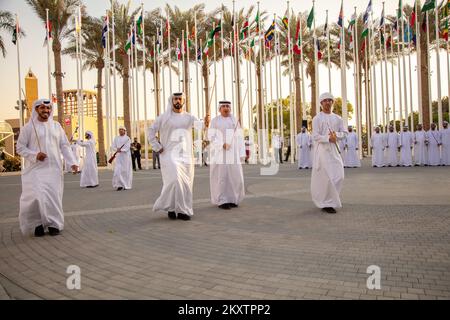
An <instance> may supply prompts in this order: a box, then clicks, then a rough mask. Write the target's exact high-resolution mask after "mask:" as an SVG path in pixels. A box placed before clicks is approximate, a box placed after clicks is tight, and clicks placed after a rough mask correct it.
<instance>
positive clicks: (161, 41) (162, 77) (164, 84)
mask: <svg viewBox="0 0 450 320" xmlns="http://www.w3.org/2000/svg"><path fill="white" fill-rule="evenodd" d="M159 27H160V29H159V30H160V33H161V38H162V39H160V44H161V53H162V56H163V58H162V63H161V82H162V94H163V97H162V101H163V105H164V104H165V103H164V102H165V101H166V81H165V78H166V77H165V70H164V69H165V63H164V33H163V26H162V20H160V21H159ZM169 72H170V70H169Z"/></svg>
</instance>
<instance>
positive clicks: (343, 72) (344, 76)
mask: <svg viewBox="0 0 450 320" xmlns="http://www.w3.org/2000/svg"><path fill="white" fill-rule="evenodd" d="M343 4H344V2H343V1H342V2H341V7H342V8H343ZM341 37H342V41H341V82H342V83H341V88H342V120H343V121H344V130H347V127H348V110H347V65H346V59H345V30H344V9H342V27H341Z"/></svg>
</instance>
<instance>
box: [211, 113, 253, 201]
mask: <svg viewBox="0 0 450 320" xmlns="http://www.w3.org/2000/svg"><path fill="white" fill-rule="evenodd" d="M208 138H209V141H211V144H210V147H211V149H210V152H211V162H210V189H211V202H212V204H215V205H218V206H220V205H222V204H225V203H234V204H236V205H237V204H239V203H241V201H242V200H243V199H244V196H245V189H244V175H243V173H242V165H241V158H244V157H245V146H244V140H243V135H242V130H241V128H240V126H239V125H236V119H235V118H234V117H233V116H229V117H222V116H221V115H219V116H217V117H215V118H214V119H212V121H211V125H210V129H209V130H208ZM224 143H226V144H228V145H230V148H229V149H228V150H225V149H224V148H223V145H224Z"/></svg>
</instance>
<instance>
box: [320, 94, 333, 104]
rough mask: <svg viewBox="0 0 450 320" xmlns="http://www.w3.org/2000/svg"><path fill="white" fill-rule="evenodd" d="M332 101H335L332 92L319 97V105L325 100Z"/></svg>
mask: <svg viewBox="0 0 450 320" xmlns="http://www.w3.org/2000/svg"><path fill="white" fill-rule="evenodd" d="M327 99H331V100H333V101H334V96H333V95H332V94H331V93H330V92H324V93H322V94H321V95H320V97H319V103H322V101H323V100H327Z"/></svg>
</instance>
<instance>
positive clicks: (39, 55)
mask: <svg viewBox="0 0 450 320" xmlns="http://www.w3.org/2000/svg"><path fill="white" fill-rule="evenodd" d="M83 2H84V4H85V5H86V7H87V12H88V14H90V15H93V16H101V15H103V14H104V12H105V11H106V9H108V6H109V1H108V0H84V1H83ZM120 2H121V3H126V2H127V1H124V0H121V1H120ZM403 2H404V3H405V4H406V3H408V4H410V5H412V4H413V0H409V1H403ZM131 3H132V7H133V8H137V7H138V6H140V4H141V1H136V0H132V1H131ZM143 3H144V8H145V10H152V9H154V8H157V7H163V6H164V5H165V4H166V3H167V4H169V5H172V6H178V7H179V8H181V9H189V8H190V7H192V6H193V5H194V4H198V3H201V1H190V0H183V1H178V0H172V1H160V0H152V1H149V0H146V1H143ZM204 3H205V5H206V10H207V11H209V10H213V9H215V8H217V7H219V6H220V5H221V4H222V3H223V4H225V5H226V6H228V7H231V6H232V1H223V2H222V1H211V0H208V1H205V2H204ZM237 3H238V4H237V5H236V8H237V9H239V8H242V7H243V8H248V7H249V6H250V5H252V4H255V2H254V1H249V0H240V1H238V2H237ZM422 3H423V1H422ZM367 4H368V0H345V1H344V15H345V20H346V21H347V20H348V19H349V17H350V16H351V14H352V13H353V12H354V7H355V6H356V7H357V12H358V13H360V12H362V11H364V10H365V9H366V7H367ZM340 5H341V1H340V0H317V1H316V24H317V25H321V24H324V23H325V10H329V21H330V22H337V18H338V16H339V10H340ZM397 5H398V0H387V1H385V10H386V14H391V15H394V14H395V10H396V8H397ZM290 6H291V8H292V9H293V10H294V11H295V12H300V11H302V12H305V11H309V10H310V9H311V7H312V1H309V0H306V1H305V0H301V1H291V2H290ZM260 7H261V9H262V10H266V11H267V12H268V13H276V14H277V15H283V14H284V12H285V10H286V8H287V4H286V3H285V4H283V2H280V1H273V0H262V1H260ZM0 10H8V11H11V12H12V13H17V14H18V16H19V19H20V25H21V28H23V30H25V32H26V34H27V36H26V37H25V38H22V39H21V42H20V68H21V77H22V86H24V80H23V78H24V75H25V74H26V72H27V71H28V70H29V69H31V70H32V71H33V73H34V74H35V75H36V76H37V78H38V79H39V96H40V97H46V96H48V83H47V49H46V47H44V45H43V43H44V38H45V30H44V23H43V22H42V21H40V19H39V18H38V17H37V16H36V14H35V13H34V12H33V11H32V9H31V8H30V7H29V6H28V5H27V4H26V3H25V1H23V0H14V1H12V0H0ZM381 10H382V2H381V1H377V0H374V1H373V11H374V16H379V15H380V14H381ZM266 23H267V24H268V22H266ZM1 35H2V37H3V39H4V42H5V44H6V50H7V56H6V58H3V57H0V70H1V75H2V77H0V94H1V97H2V100H1V103H0V121H1V120H4V119H10V118H17V117H18V111H17V110H15V109H14V106H15V105H16V101H17V99H18V69H17V66H18V64H17V53H16V47H15V46H14V45H13V44H12V42H11V36H10V35H8V34H5V33H2V34H1ZM51 60H52V70H54V69H53V56H52V58H51ZM408 62H409V61H408V57H406V66H407V68H408ZM411 63H412V86H413V90H412V94H411V96H412V98H413V99H412V104H413V108H414V109H417V96H418V93H417V89H415V88H417V81H416V80H417V73H416V57H415V55H412V56H411ZM62 65H63V69H64V70H63V72H65V77H64V79H63V88H64V89H75V88H76V64H75V60H74V59H72V58H70V57H68V56H63V58H62ZM435 66H436V55H435V54H432V55H431V69H432V77H433V78H432V86H431V87H432V96H433V99H436V98H437V89H436V88H437V80H436V74H437V73H436V72H433V70H436V69H435ZM243 67H244V69H243V70H245V65H244V66H243ZM230 68H231V66H230V61H228V60H227V61H226V64H225V70H230ZM273 68H274V67H273ZM390 69H391V66H390V64H388V70H389V71H388V74H389V77H391V74H392V73H391V70H390ZM221 70H222V65H221V63H219V64H218V65H217V84H218V86H217V87H218V90H217V95H218V100H221V99H222V98H224V97H223V96H224V93H223V90H222V73H221V72H222V71H221ZM269 70H270V69H268V73H269ZM272 70H273V72H275V69H272ZM441 70H442V72H443V74H442V79H441V80H442V81H441V83H442V95H443V96H444V95H447V94H448V90H449V89H448V88H449V86H448V79H447V78H448V77H447V74H448V73H447V72H446V70H447V55H445V54H443V53H441ZM243 72H244V71H243ZM380 72H381V70H380V68H379V67H378V68H377V71H376V76H377V88H378V90H377V91H378V92H377V100H378V104H379V105H380V106H379V108H381V100H382V97H381V89H380V88H381V77H379V76H378V75H379V74H380ZM400 72H401V73H402V72H403V69H401V71H400ZM406 72H407V77H408V78H409V74H408V69H406ZM230 73H231V72H226V74H227V76H226V80H225V83H227V84H229V83H230V78H229V75H228V74H230ZM273 74H274V73H273ZM242 76H243V77H244V81H246V79H245V75H242ZM397 77H398V69H397V66H395V70H394V79H395V81H394V85H395V88H396V100H397V101H398V99H399V94H398V93H399V91H398V90H399V88H398V83H399V82H398V78H397ZM168 78H169V75H168V71H166V73H165V79H166V80H165V87H166V88H165V93H166V96H168V92H169V80H168ZM191 78H192V85H191V90H192V91H191V94H192V96H193V101H192V105H193V112H194V114H196V111H195V110H197V109H196V107H197V105H201V101H199V103H197V101H196V77H195V67H194V66H193V65H192V66H191ZM331 78H332V92H333V93H334V95H335V96H341V76H340V70H338V69H337V68H333V70H332V73H331ZM272 79H273V82H275V81H274V78H272ZM353 79H354V78H353V66H351V67H350V68H349V69H347V97H348V100H349V102H351V103H352V104H354V101H355V88H354V80H353ZM83 81H84V84H83V87H84V88H85V89H87V90H94V85H95V83H96V71H95V70H91V71H84V73H83ZM117 81H118V84H117V86H118V98H117V101H118V110H119V115H122V112H121V110H122V103H121V101H122V95H121V87H122V84H121V79H120V77H118V78H117ZM176 81H177V77H176V75H175V74H172V88H173V90H176V89H178V85H177V84H176ZM267 81H268V85H269V82H270V77H269V75H268V78H267ZM389 81H390V82H389V83H390V86H391V85H392V83H393V82H392V79H391V78H389ZM152 82H153V81H152V78H151V75H150V73H149V72H148V73H147V101H148V109H147V110H148V113H149V118H150V119H151V118H154V98H153V97H154V95H153V93H152V91H151V90H152V87H153V83H152ZM142 83H143V81H142V79H139V80H138V85H139V88H140V89H139V105H140V110H139V113H140V117H141V119H142V118H143V114H144V110H143V87H142ZM211 83H212V81H211ZM253 83H254V81H253ZM273 86H275V83H273ZM408 86H409V85H408ZM52 87H53V93H55V83H54V79H53V84H52ZM402 87H403V85H402ZM227 88H228V89H227V91H228V95H229V94H230V91H231V88H230V87H228V86H227ZM319 88H320V91H324V90H328V71H327V69H326V67H325V66H324V65H321V66H320V68H319ZM243 90H244V92H245V88H244V89H243ZM408 90H409V88H408ZM391 93H392V91H391ZM288 94H289V81H288V79H287V77H285V78H284V79H283V81H282V95H283V96H284V97H285V96H287V95H288ZM268 95H269V92H268ZM407 95H408V101H409V99H410V92H409V91H408V94H407ZM252 97H253V101H256V97H255V94H253V96H252ZM227 98H228V99H230V98H229V97H227ZM274 98H275V95H274ZM385 99H386V98H385ZM306 100H307V101H310V89H309V79H307V80H306ZM214 101H215V99H214V100H213V102H214ZM397 103H399V102H397ZM409 103H410V102H409ZM409 103H408V104H409ZM163 104H164V105H165V102H163ZM212 110H215V108H212ZM379 113H381V109H380V111H379ZM196 115H197V114H196ZM212 115H213V116H214V115H215V113H214V112H213V114H212ZM198 116H200V117H201V116H202V115H201V114H200V115H198ZM380 117H381V116H380ZM244 118H245V112H244ZM353 121H354V120H353ZM351 123H352V121H351Z"/></svg>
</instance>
